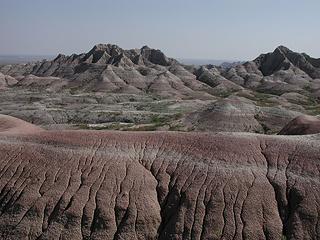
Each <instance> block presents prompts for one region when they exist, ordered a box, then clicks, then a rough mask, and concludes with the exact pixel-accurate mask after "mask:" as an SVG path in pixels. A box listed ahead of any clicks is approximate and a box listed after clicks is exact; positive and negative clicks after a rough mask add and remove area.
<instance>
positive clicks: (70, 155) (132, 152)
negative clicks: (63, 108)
mask: <svg viewBox="0 0 320 240" xmlns="http://www.w3.org/2000/svg"><path fill="white" fill-rule="evenodd" d="M8 120H12V119H8V118H5V117H4V118H2V122H6V121H8ZM22 125H23V124H22V122H20V121H16V123H15V124H14V126H15V127H19V126H22ZM7 126H8V127H7V128H5V127H4V128H3V129H2V133H1V134H0V170H1V171H0V189H1V192H0V211H1V215H0V236H1V238H3V239H47V238H52V239H58V238H62V239H82V238H83V239H112V238H114V239H282V238H284V237H286V239H306V238H310V239H317V238H319V237H320V228H319V227H320V226H319V223H318V222H319V214H320V209H319V207H318V205H319V201H320V190H319V189H320V185H319V171H318V169H319V167H320V165H319V164H320V163H319V161H318V160H319V156H320V150H319V149H320V141H319V140H320V138H319V135H312V136H303V137H301V136H300V137H288V136H263V135H256V134H244V133H238V134H230V133H225V134H207V133H202V134H200V133H165V132H158V133H146V132H131V133H129V132H103V131H38V130H37V131H34V132H33V133H30V132H23V131H22V132H20V133H16V132H14V131H13V132H10V131H11V130H10V129H12V124H11V125H10V124H7ZM29 129H30V127H29Z"/></svg>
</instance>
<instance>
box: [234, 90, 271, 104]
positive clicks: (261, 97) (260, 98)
mask: <svg viewBox="0 0 320 240" xmlns="http://www.w3.org/2000/svg"><path fill="white" fill-rule="evenodd" d="M238 96H239V97H245V98H247V99H249V100H252V101H255V102H256V104H257V106H260V107H274V106H276V105H277V104H276V103H275V102H274V101H273V100H272V99H271V98H272V97H274V96H273V95H271V94H266V93H260V92H254V93H253V96H252V95H250V94H244V93H239V94H238Z"/></svg>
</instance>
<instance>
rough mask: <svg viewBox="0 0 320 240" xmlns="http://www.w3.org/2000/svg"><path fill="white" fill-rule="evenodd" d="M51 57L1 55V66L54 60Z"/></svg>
mask: <svg viewBox="0 0 320 240" xmlns="http://www.w3.org/2000/svg"><path fill="white" fill-rule="evenodd" d="M53 58H54V56H50V55H0V64H17V63H28V62H34V61H41V60H43V59H46V60H52V59H53Z"/></svg>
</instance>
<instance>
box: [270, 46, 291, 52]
mask: <svg viewBox="0 0 320 240" xmlns="http://www.w3.org/2000/svg"><path fill="white" fill-rule="evenodd" d="M274 51H280V52H281V53H288V52H292V51H291V50H290V49H289V48H287V47H286V46H283V45H280V46H278V47H277V48H276V49H275V50H274Z"/></svg>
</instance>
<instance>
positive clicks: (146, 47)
mask: <svg viewBox="0 0 320 240" xmlns="http://www.w3.org/2000/svg"><path fill="white" fill-rule="evenodd" d="M141 50H151V48H150V47H149V46H148V45H144V46H143V47H142V48H141Z"/></svg>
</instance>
